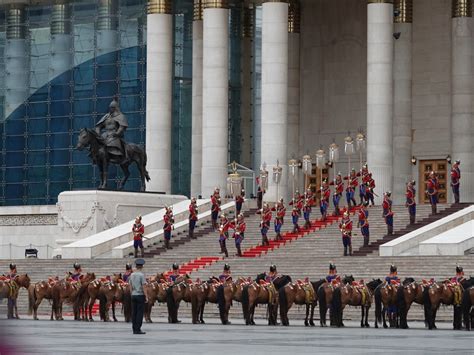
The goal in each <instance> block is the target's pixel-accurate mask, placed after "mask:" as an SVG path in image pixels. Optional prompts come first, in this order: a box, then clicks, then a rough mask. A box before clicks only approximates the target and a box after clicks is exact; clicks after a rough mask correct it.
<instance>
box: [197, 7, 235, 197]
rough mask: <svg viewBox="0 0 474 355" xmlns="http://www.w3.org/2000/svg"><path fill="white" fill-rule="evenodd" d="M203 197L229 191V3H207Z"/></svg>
mask: <svg viewBox="0 0 474 355" xmlns="http://www.w3.org/2000/svg"><path fill="white" fill-rule="evenodd" d="M202 84H203V88H202V105H203V107H202V173H201V178H202V182H201V193H202V195H203V197H208V196H210V194H211V193H212V191H214V188H215V187H216V186H218V187H220V188H221V189H223V190H225V187H226V179H227V156H228V143H229V142H228V137H229V134H228V121H229V9H228V6H227V1H225V0H204V20H203V70H202Z"/></svg>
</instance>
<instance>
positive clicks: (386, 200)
mask: <svg viewBox="0 0 474 355" xmlns="http://www.w3.org/2000/svg"><path fill="white" fill-rule="evenodd" d="M391 195H392V193H391V192H390V191H387V192H386V193H384V194H383V203H382V208H383V213H382V216H383V218H385V224H386V225H387V235H392V234H393V211H392V200H391V199H390V196H391Z"/></svg>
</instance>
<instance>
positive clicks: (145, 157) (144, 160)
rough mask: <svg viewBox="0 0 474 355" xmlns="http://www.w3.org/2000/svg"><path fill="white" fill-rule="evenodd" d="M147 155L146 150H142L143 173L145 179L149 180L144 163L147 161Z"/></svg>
mask: <svg viewBox="0 0 474 355" xmlns="http://www.w3.org/2000/svg"><path fill="white" fill-rule="evenodd" d="M147 160H148V157H147V154H146V151H145V150H143V173H144V175H145V179H146V181H150V180H151V179H150V174H149V173H148V170H146V163H147Z"/></svg>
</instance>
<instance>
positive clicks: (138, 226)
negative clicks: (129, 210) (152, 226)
mask: <svg viewBox="0 0 474 355" xmlns="http://www.w3.org/2000/svg"><path fill="white" fill-rule="evenodd" d="M132 234H133V248H134V249H135V258H138V248H140V253H141V257H142V258H143V257H144V251H143V235H144V234H145V226H144V225H143V224H142V216H137V217H136V218H135V223H134V224H133V226H132Z"/></svg>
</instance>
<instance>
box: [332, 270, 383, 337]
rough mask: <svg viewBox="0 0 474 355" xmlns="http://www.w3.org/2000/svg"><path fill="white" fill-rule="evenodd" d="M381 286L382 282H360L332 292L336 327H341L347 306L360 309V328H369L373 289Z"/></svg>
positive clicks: (345, 285)
mask: <svg viewBox="0 0 474 355" xmlns="http://www.w3.org/2000/svg"><path fill="white" fill-rule="evenodd" d="M380 284H382V280H380V279H378V280H372V281H370V282H369V283H367V284H365V283H364V282H363V281H362V282H349V283H346V284H343V285H341V286H340V287H339V288H337V289H335V290H334V295H333V310H334V313H335V322H336V326H338V327H343V326H344V323H343V312H344V308H345V307H346V306H347V305H349V306H354V307H359V306H360V307H361V311H362V317H361V320H360V326H361V328H364V327H366V328H369V327H370V325H369V319H368V318H369V309H370V307H371V305H372V298H373V295H374V292H375V289H376V288H377V287H378V286H379V285H380Z"/></svg>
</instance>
